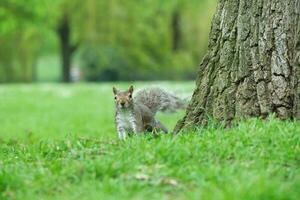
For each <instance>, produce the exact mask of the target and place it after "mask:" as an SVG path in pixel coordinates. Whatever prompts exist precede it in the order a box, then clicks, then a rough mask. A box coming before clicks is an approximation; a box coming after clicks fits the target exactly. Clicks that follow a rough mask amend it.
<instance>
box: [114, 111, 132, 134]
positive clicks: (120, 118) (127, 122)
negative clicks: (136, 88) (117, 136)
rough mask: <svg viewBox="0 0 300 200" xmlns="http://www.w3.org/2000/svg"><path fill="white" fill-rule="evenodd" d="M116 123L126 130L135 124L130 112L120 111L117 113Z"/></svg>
mask: <svg viewBox="0 0 300 200" xmlns="http://www.w3.org/2000/svg"><path fill="white" fill-rule="evenodd" d="M117 123H120V125H121V126H122V127H124V128H125V129H127V130H132V125H133V124H135V118H134V116H133V114H132V113H130V112H121V113H118V115H117Z"/></svg>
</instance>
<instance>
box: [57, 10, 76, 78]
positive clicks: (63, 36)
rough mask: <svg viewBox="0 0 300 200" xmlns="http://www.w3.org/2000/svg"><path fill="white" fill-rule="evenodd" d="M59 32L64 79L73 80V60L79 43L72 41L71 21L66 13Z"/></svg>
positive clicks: (58, 29)
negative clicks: (74, 43) (75, 43)
mask: <svg viewBox="0 0 300 200" xmlns="http://www.w3.org/2000/svg"><path fill="white" fill-rule="evenodd" d="M57 34H58V37H59V40H60V48H61V59H62V81H63V82H70V81H71V61H72V56H73V54H74V52H75V51H76V49H77V46H78V45H73V44H72V43H71V30H70V21H69V17H68V16H67V15H64V17H63V19H62V21H61V23H60V24H59V26H58V28H57Z"/></svg>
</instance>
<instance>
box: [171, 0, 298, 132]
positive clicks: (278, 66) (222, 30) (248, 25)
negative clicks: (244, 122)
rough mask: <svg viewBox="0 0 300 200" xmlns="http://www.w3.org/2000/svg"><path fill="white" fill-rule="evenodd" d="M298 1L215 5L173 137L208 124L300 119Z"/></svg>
mask: <svg viewBox="0 0 300 200" xmlns="http://www.w3.org/2000/svg"><path fill="white" fill-rule="evenodd" d="M299 13H300V0H220V1H219V4H218V7H217V11H216V14H215V16H214V19H213V22H212V29H211V34H210V39H209V50H208V53H207V55H206V56H205V58H204V59H203V61H202V63H201V65H200V69H199V71H198V77H197V81H196V89H195V91H194V94H193V97H192V100H191V102H190V104H189V106H188V108H187V111H186V115H185V117H184V118H183V119H182V120H180V121H179V122H178V123H177V125H176V127H175V130H174V132H175V133H177V132H179V131H180V130H182V129H183V128H187V127H189V126H190V125H196V126H197V125H198V126H199V125H206V124H207V122H208V119H209V118H212V119H215V120H217V121H219V122H223V123H225V124H227V125H230V124H231V122H232V120H233V119H244V118H249V117H262V118H265V117H266V116H268V115H269V114H270V113H275V114H276V116H277V117H279V118H281V119H299V117H300V100H299V98H300V95H299V94H300V85H299V77H300V73H299V71H300V69H299V68H300V17H299V16H300V14H299Z"/></svg>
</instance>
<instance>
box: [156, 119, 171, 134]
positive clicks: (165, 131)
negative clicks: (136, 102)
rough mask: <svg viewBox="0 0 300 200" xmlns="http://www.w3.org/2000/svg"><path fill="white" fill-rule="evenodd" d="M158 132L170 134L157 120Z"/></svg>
mask: <svg viewBox="0 0 300 200" xmlns="http://www.w3.org/2000/svg"><path fill="white" fill-rule="evenodd" d="M154 129H156V131H163V132H164V133H168V129H167V128H166V127H165V126H164V125H163V124H162V123H161V122H160V121H158V120H155V127H154Z"/></svg>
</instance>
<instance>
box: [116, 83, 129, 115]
mask: <svg viewBox="0 0 300 200" xmlns="http://www.w3.org/2000/svg"><path fill="white" fill-rule="evenodd" d="M113 93H114V95H115V102H116V106H117V107H119V108H121V109H126V108H129V107H131V106H132V105H133V98H132V93H133V86H130V87H129V89H128V90H126V91H119V90H117V89H116V88H115V87H113Z"/></svg>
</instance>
